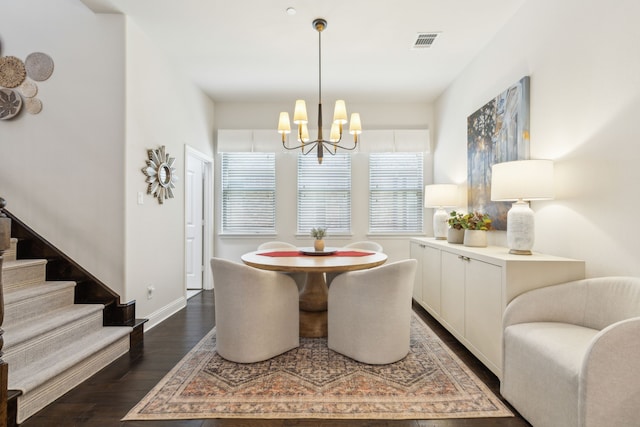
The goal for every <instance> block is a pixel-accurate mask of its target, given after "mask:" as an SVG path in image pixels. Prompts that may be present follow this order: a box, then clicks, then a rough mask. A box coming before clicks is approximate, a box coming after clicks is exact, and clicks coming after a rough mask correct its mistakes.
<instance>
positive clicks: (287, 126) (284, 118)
mask: <svg viewBox="0 0 640 427" xmlns="http://www.w3.org/2000/svg"><path fill="white" fill-rule="evenodd" d="M278 132H279V133H281V134H286V133H290V132H291V123H290V122H289V113H287V112H286V111H282V112H281V113H280V119H279V120H278Z"/></svg>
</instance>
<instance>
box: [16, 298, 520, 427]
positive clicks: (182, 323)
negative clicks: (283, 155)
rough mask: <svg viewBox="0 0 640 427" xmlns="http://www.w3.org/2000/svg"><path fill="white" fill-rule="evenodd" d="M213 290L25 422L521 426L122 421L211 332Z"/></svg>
mask: <svg viewBox="0 0 640 427" xmlns="http://www.w3.org/2000/svg"><path fill="white" fill-rule="evenodd" d="M414 308H415V310H416V312H417V313H418V314H419V315H420V316H421V317H422V318H423V319H424V320H425V321H426V322H427V324H428V325H430V326H431V327H432V328H433V329H434V330H435V331H436V332H437V333H438V335H439V336H440V337H441V338H442V339H443V340H444V341H445V342H446V343H447V344H448V345H449V346H450V347H451V348H452V349H453V350H454V351H455V353H456V354H457V355H458V356H459V357H460V358H461V359H462V360H463V361H465V362H466V363H467V364H468V365H469V366H470V367H471V368H472V369H473V370H474V372H475V373H476V374H477V375H478V376H479V377H480V378H481V379H482V380H483V381H484V382H485V383H486V384H487V385H488V386H489V387H490V388H491V389H492V390H493V391H494V392H495V393H496V394H497V393H498V388H499V382H498V379H497V378H496V377H495V375H493V374H492V373H491V372H490V371H489V370H488V369H486V368H485V367H484V366H483V365H482V364H481V363H480V362H478V360H477V359H476V358H475V357H474V356H473V355H471V353H469V352H468V351H467V350H466V349H465V348H464V347H463V346H462V345H460V344H459V343H458V342H457V341H456V340H455V338H453V337H452V336H451V335H450V334H449V333H448V332H447V331H446V330H445V329H444V328H442V327H441V326H440V325H439V324H438V323H437V322H436V321H435V320H434V319H433V318H432V317H431V316H429V314H427V313H426V312H425V311H424V310H423V309H422V308H421V307H414ZM213 310H214V304H213V291H204V292H202V293H200V294H199V295H196V296H194V297H192V298H191V299H189V303H188V305H187V307H186V308H185V309H183V310H181V311H180V312H178V313H176V314H175V315H173V316H171V317H170V318H169V319H167V320H165V321H164V322H162V323H161V324H160V325H159V326H156V327H155V328H153V329H152V330H150V331H149V332H146V333H145V335H144V344H143V345H141V346H138V348H135V349H132V350H131V351H130V352H129V354H127V355H124V356H122V357H121V358H119V359H118V360H116V361H115V362H114V363H112V364H111V365H109V366H108V367H106V368H105V369H103V370H102V371H100V372H98V373H97V374H96V375H94V376H93V377H91V378H90V379H88V380H87V381H85V382H84V383H82V384H81V385H79V386H78V387H76V388H75V389H73V390H72V391H70V392H69V393H67V394H65V395H64V396H62V397H61V398H60V399H58V400H56V401H55V402H53V403H52V404H50V405H49V406H47V407H46V408H44V409H43V410H42V411H40V412H39V413H37V414H36V415H34V416H33V417H31V418H29V419H28V420H27V421H25V422H24V423H23V424H22V426H24V427H39V426H46V427H52V426H87V427H89V426H91V427H110V426H125V427H132V426H145V427H150V426H153V427H155V426H160V427H164V426H166V427H183V426H184V427H213V426H216V427H218V426H227V427H229V426H234V427H243V426H251V427H312V426H313V427H315V426H323V427H330V426H331V427H333V426H339V427H452V426H461V427H489V426H492V427H523V426H529V424H528V423H527V422H526V421H525V420H523V419H522V418H521V417H519V416H516V417H513V418H484V419H477V418H476V419H458V420H396V421H391V420H357V421H351V420H259V419H255V420H254V419H251V420H229V419H227V420H225V419H210V420H181V421H127V422H121V421H120V419H121V418H122V417H123V416H124V415H125V414H126V413H127V412H128V411H129V409H131V408H132V407H133V406H134V405H135V404H136V403H138V401H140V399H142V398H143V397H144V396H145V395H146V393H147V392H148V391H149V390H150V389H151V388H152V387H153V386H154V385H156V383H157V382H159V381H160V380H161V379H162V377H163V376H164V375H165V374H166V373H167V372H168V371H169V370H170V369H171V368H172V367H173V366H174V365H175V364H177V363H178V361H179V360H180V359H181V358H182V357H183V356H184V355H185V354H186V353H187V352H188V351H189V350H190V349H191V348H192V347H193V346H194V345H195V344H197V343H198V342H199V341H200V339H201V338H202V337H203V336H204V335H205V334H206V333H207V332H208V331H210V330H211V328H212V327H213V325H214V311H213Z"/></svg>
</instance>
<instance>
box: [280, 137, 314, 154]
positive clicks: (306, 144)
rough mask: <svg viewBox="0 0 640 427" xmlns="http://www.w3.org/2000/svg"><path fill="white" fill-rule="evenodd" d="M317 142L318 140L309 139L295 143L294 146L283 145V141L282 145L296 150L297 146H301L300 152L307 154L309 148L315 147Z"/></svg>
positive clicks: (309, 150)
mask: <svg viewBox="0 0 640 427" xmlns="http://www.w3.org/2000/svg"><path fill="white" fill-rule="evenodd" d="M318 142H319V141H318V140H315V141H309V142H305V143H303V144H300V145H296V146H295V147H289V146H287V145H285V143H284V142H283V143H282V146H283V147H284V148H285V149H287V150H297V149H299V148H302V154H304V155H307V154H309V153H310V152H311V150H313V149H314V148H315V147H316V145H318ZM305 148H306V150H305Z"/></svg>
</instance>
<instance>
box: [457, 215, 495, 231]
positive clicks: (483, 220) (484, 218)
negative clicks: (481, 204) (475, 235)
mask: <svg viewBox="0 0 640 427" xmlns="http://www.w3.org/2000/svg"><path fill="white" fill-rule="evenodd" d="M462 227H463V228H464V229H465V230H491V218H490V217H489V215H487V214H483V213H481V212H471V213H468V214H466V215H464V217H463V225H462Z"/></svg>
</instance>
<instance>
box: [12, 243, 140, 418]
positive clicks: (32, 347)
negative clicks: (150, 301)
mask: <svg viewBox="0 0 640 427" xmlns="http://www.w3.org/2000/svg"><path fill="white" fill-rule="evenodd" d="M16 244H17V239H11V248H10V249H9V251H7V252H5V254H4V262H3V266H2V272H1V274H2V283H3V291H4V304H5V316H4V323H3V325H2V329H4V331H5V332H4V336H3V337H4V347H3V352H4V356H3V359H4V360H5V361H6V362H7V363H8V365H9V389H10V390H20V391H21V392H22V394H21V395H20V396H19V397H18V414H17V422H18V423H21V422H23V421H24V420H26V419H27V418H28V417H30V416H31V415H33V414H35V413H36V412H37V411H39V410H40V409H42V408H44V407H45V406H46V405H48V404H49V403H51V402H53V401H54V400H55V399H57V398H58V397H60V396H62V395H63V394H64V393H66V392H67V391H69V390H71V389H72V388H74V387H75V386H77V385H78V384H80V383H81V382H83V381H84V380H86V379H87V378H89V377H90V376H92V375H93V374H95V373H96V372H97V371H99V370H100V369H102V368H103V367H105V366H107V365H108V364H110V363H111V362H112V361H114V360H115V359H117V358H118V357H120V356H121V355H123V354H125V353H127V352H128V351H129V334H130V333H131V331H132V328H131V327H128V326H108V327H105V326H103V325H102V324H103V313H102V311H103V309H104V306H103V305H102V304H74V288H75V285H76V284H75V282H64V281H55V282H54V281H46V280H45V275H46V271H45V268H46V264H47V261H46V260H16Z"/></svg>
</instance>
